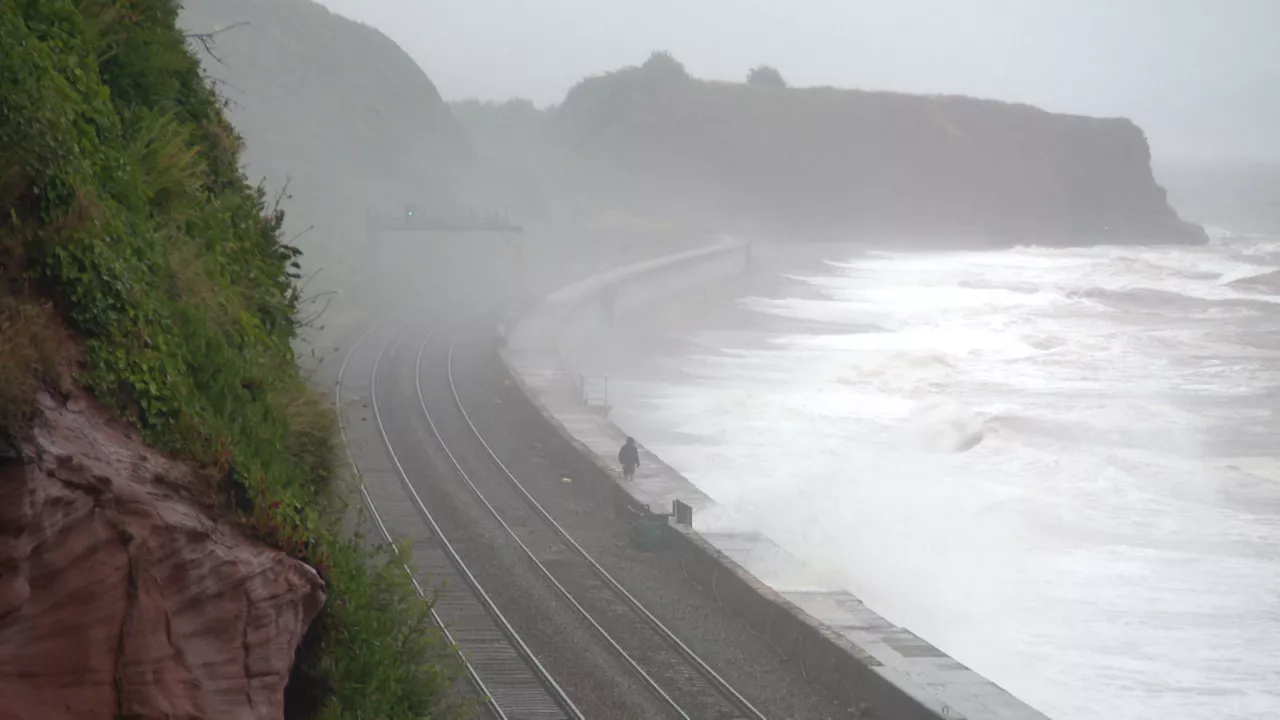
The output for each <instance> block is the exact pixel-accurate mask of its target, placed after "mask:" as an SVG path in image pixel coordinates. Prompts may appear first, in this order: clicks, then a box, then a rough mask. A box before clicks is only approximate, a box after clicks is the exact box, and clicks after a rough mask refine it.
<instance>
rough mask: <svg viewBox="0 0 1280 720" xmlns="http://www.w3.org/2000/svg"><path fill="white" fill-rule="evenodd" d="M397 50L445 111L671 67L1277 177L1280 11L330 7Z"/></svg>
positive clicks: (962, 5)
mask: <svg viewBox="0 0 1280 720" xmlns="http://www.w3.org/2000/svg"><path fill="white" fill-rule="evenodd" d="M323 4H324V5H326V6H328V7H330V8H331V9H333V10H334V11H337V12H340V13H342V14H344V15H347V16H348V17H351V18H354V19H357V20H360V21H362V22H365V23H368V24H370V25H372V26H374V27H376V28H378V29H380V30H382V31H383V32H385V33H387V34H388V35H389V36H391V37H392V38H393V39H394V40H395V41H396V42H397V43H399V44H400V45H401V46H402V47H404V48H405V49H406V50H407V51H408V52H409V54H410V55H412V56H413V58H414V59H415V60H416V61H417V62H418V63H419V64H420V65H422V66H423V67H424V68H425V69H426V70H427V72H428V73H430V74H431V76H432V78H433V79H434V80H435V81H436V83H437V85H438V86H439V88H440V89H441V92H442V93H443V94H444V96H445V97H446V99H450V100H453V99H460V98H467V97H479V98H483V99H489V100H505V99H508V98H512V97H526V98H530V99H532V100H533V101H534V102H536V103H538V104H540V105H548V104H554V103H558V102H559V101H560V100H561V99H563V97H564V93H565V91H566V90H567V89H568V88H569V87H570V86H572V85H573V84H574V83H576V82H577V81H578V80H580V79H581V78H582V77H583V76H585V75H590V74H594V73H601V72H605V71H608V70H612V69H615V68H617V67H620V66H623V65H627V64H632V63H636V62H639V61H640V60H642V59H643V58H644V57H645V56H647V55H648V53H649V52H650V51H651V50H655V49H666V50H669V51H671V52H672V53H673V54H674V55H675V56H676V57H678V58H679V59H680V60H682V61H683V62H684V63H685V64H686V65H687V66H688V68H689V70H690V71H691V72H692V73H693V74H694V75H696V76H699V77H709V78H718V79H726V80H729V79H732V80H740V79H741V78H742V76H743V75H744V73H745V72H746V71H747V69H748V68H750V67H753V66H755V65H757V64H759V63H768V64H771V65H774V66H776V67H778V68H779V69H780V70H781V71H782V72H783V74H784V75H785V76H786V77H787V78H788V79H789V80H790V81H791V83H792V84H793V85H833V86H838V87H855V88H871V89H886V90H901V91H907V92H920V93H959V94H970V95H976V96H980V97H991V98H999V99H1003V100H1010V101H1021V102H1027V103H1031V104H1034V105H1038V106H1041V107H1044V108H1046V109H1049V110H1054V111H1061V112H1071V113H1081V114H1087V115H1102V116H1125V117H1130V118H1132V119H1133V120H1135V121H1136V122H1137V123H1138V124H1139V125H1140V126H1142V127H1143V128H1144V129H1146V130H1147V132H1148V134H1149V137H1150V138H1151V142H1152V146H1153V148H1154V152H1155V154H1156V155H1157V157H1159V158H1160V159H1162V160H1169V161H1172V160H1203V159H1206V158H1216V159H1223V158H1227V159H1233V160H1243V159H1257V158H1270V159H1280V134H1277V132H1276V129H1277V128H1280V95H1277V93H1276V92H1275V89H1276V88H1277V87H1280V47H1278V46H1277V44H1276V42H1275V37H1274V31H1275V28H1276V27H1280V3H1275V2H1271V1H1270V0H1222V1H1220V2H1210V1H1208V0H1119V1H1115V0H1040V1H1037V2H1022V1H1020V0H966V1H965V2H951V1H949V0H898V1H895V2H867V1H865V0H861V1H854V0H794V1H793V2H781V1H778V0H773V1H764V0H750V1H746V2H737V1H735V2H730V1H727V0H720V1H709V0H708V1H701V2H695V3H690V2H682V1H680V0H644V1H641V0H607V1H605V0H548V1H547V2H539V3H528V2H521V1H518V0H475V1H474V2H450V3H446V2H426V3H424V2H412V1H410V0H324V2H323Z"/></svg>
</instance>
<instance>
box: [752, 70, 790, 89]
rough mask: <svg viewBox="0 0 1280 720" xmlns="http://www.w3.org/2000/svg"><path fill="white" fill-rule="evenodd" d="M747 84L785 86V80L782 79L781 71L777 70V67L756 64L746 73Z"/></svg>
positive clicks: (772, 86)
mask: <svg viewBox="0 0 1280 720" xmlns="http://www.w3.org/2000/svg"><path fill="white" fill-rule="evenodd" d="M747 84H748V85H755V86H756V87H769V88H785V87H786V86H787V81H786V80H783V79H782V73H780V72H778V70H777V68H773V67H770V66H768V65H757V66H756V67H753V68H751V72H749V73H747Z"/></svg>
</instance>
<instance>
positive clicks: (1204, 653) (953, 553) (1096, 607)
mask: <svg viewBox="0 0 1280 720" xmlns="http://www.w3.org/2000/svg"><path fill="white" fill-rule="evenodd" d="M1255 250H1256V251H1257V252H1252V254H1251V251H1255ZM1275 250H1280V248H1275V249H1274V250H1265V252H1264V251H1262V250H1258V248H1255V247H1253V246H1252V245H1250V246H1248V247H1247V248H1245V250H1241V244H1240V242H1239V240H1238V239H1225V240H1223V241H1222V242H1221V243H1219V242H1216V241H1215V243H1214V244H1212V245H1211V246H1210V247H1209V248H1195V249H1142V248H1089V249H1078V250H1051V249H1042V248H1019V249H1015V250H1010V251H1003V252H990V253H934V254H925V253H919V254H910V255H893V254H884V253H881V254H874V255H871V256H867V257H862V258H859V259H856V260H852V261H847V262H844V261H842V262H836V263H829V264H828V265H827V269H829V271H830V272H828V273H826V274H809V275H805V276H803V277H805V280H806V282H807V283H808V284H809V285H810V287H811V288H812V289H815V290H817V291H819V292H820V293H822V294H823V295H825V297H826V299H818V300H814V299H806V300H800V299H789V298H755V299H752V300H750V301H748V302H746V303H745V306H746V307H748V308H750V309H754V310H757V311H759V312H764V313H769V314H771V315H775V316H782V317H791V318H796V319H798V320H805V321H821V322H827V323H839V324H843V325H845V326H848V327H850V328H851V329H850V331H849V332H845V333H826V334H816V335H815V334H803V333H800V332H797V333H794V334H787V335H781V336H776V337H773V338H770V340H771V342H770V343H768V344H767V345H766V346H765V347H764V348H763V349H761V347H760V345H759V344H758V343H756V344H753V345H752V346H751V347H742V348H728V349H726V352H721V353H716V354H710V355H705V356H697V357H694V358H686V359H685V360H684V362H685V369H686V370H688V371H689V372H691V373H692V374H693V375H694V376H695V377H699V378H701V379H700V380H698V381H696V382H692V383H690V384H689V385H684V386H682V385H679V384H672V383H670V382H665V383H663V384H649V385H647V386H643V384H642V387H640V388H634V389H633V391H634V392H635V393H636V396H643V397H644V398H645V402H644V405H643V409H642V410H638V411H634V412H633V411H632V410H631V409H629V407H628V405H629V403H631V404H632V407H636V408H638V407H640V406H639V405H635V404H634V400H635V396H633V397H632V399H631V401H629V400H628V398H627V397H625V396H620V397H618V398H617V399H616V405H617V409H616V410H615V413H616V414H617V417H618V419H619V421H620V422H621V423H622V424H624V425H625V426H626V427H628V428H629V429H630V430H632V432H633V433H635V434H643V435H645V436H646V437H647V438H650V439H649V440H646V444H647V445H648V446H649V447H651V448H653V449H654V450H655V451H656V452H658V454H659V455H661V456H662V457H663V458H664V459H665V460H667V461H668V462H670V463H671V464H673V465H674V466H676V467H677V468H680V469H681V470H682V471H683V472H685V473H686V474H687V475H688V476H689V477H690V479H691V480H693V481H694V482H696V483H697V484H699V486H700V487H702V488H703V489H704V490H705V491H707V492H708V493H709V494H710V495H712V496H713V497H715V498H716V499H717V501H718V502H719V503H721V504H722V505H723V508H722V509H721V510H720V511H719V512H720V513H721V515H722V516H719V517H708V518H706V519H705V520H706V521H707V522H710V523H712V524H714V525H717V526H719V525H724V526H726V527H728V526H732V527H743V526H750V527H756V528H758V529H761V530H762V531H764V532H766V533H767V534H769V535H770V536H771V537H773V538H774V539H775V540H777V541H778V542H780V543H781V544H783V545H785V546H787V547H789V548H790V549H791V550H793V551H794V552H797V553H799V554H800V555H802V556H804V557H806V559H808V560H810V561H812V562H813V563H814V564H815V565H816V566H819V567H823V568H827V569H829V571H830V572H831V573H833V574H835V575H837V576H839V577H841V578H842V579H843V580H844V582H845V583H846V584H847V586H848V587H849V588H850V589H851V590H852V591H853V592H855V593H857V594H859V595H860V596H861V597H863V599H864V600H865V601H867V602H868V604H870V605H871V607H873V608H874V609H876V610H877V611H879V612H881V613H882V614H884V615H886V616H887V617H888V618H889V619H891V620H893V621H895V622H899V623H901V624H903V625H905V626H907V627H909V628H911V629H913V630H915V631H916V632H917V633H919V634H921V635H922V636H924V637H925V638H927V639H929V640H930V641H932V642H933V643H935V644H936V645H938V646H939V647H941V648H942V649H943V650H945V651H947V652H949V653H951V654H953V655H955V656H956V657H957V658H958V659H960V660H961V661H962V662H965V663H966V664H969V665H970V666H972V667H973V668H974V669H976V670H978V671H979V672H982V673H983V674H986V675H988V676H989V677H991V678H992V679H993V680H995V681H996V682H997V683H999V684H1001V685H1002V686H1004V687H1006V688H1008V689H1009V690H1011V691H1012V692H1014V693H1015V694H1017V695H1019V696H1020V697H1022V698H1024V699H1026V700H1027V701H1029V702H1031V703H1033V704H1034V705H1036V706H1037V707H1039V708H1041V709H1043V710H1044V711H1045V712H1047V713H1048V714H1049V715H1050V716H1052V717H1054V718H1055V719H1056V720H1077V719H1078V720H1084V719H1085V718H1096V717H1099V714H1098V713H1099V708H1106V712H1105V715H1106V717H1108V718H1115V719H1116V720H1148V719H1151V720H1155V718H1162V719H1163V718H1168V717H1177V718H1185V719H1187V720H1199V719H1201V718H1203V719H1204V720H1209V719H1211V718H1212V719H1213V720H1218V719H1219V718H1235V719H1238V720H1261V719H1262V718H1272V717H1277V716H1280V612H1277V610H1276V607H1277V606H1276V600H1277V598H1280V572H1277V571H1276V566H1275V562H1276V558H1278V557H1280V482H1278V479H1280V470H1277V469H1276V468H1280V460H1278V459H1277V458H1274V457H1269V456H1266V457H1258V456H1257V455H1249V456H1246V457H1240V453H1239V452H1234V453H1233V452H1227V451H1226V450H1220V449H1215V444H1214V443H1215V442H1218V440H1216V439H1215V438H1218V437H1219V436H1221V435H1222V434H1223V432H1224V431H1223V430H1222V425H1223V423H1237V424H1238V425H1239V430H1240V432H1241V433H1243V432H1245V431H1246V430H1256V427H1255V426H1256V425H1257V424H1258V423H1275V422H1276V419H1275V418H1274V416H1273V414H1271V413H1268V412H1267V411H1265V410H1261V411H1258V410H1250V409H1246V408H1244V407H1243V406H1241V405H1239V404H1238V403H1246V402H1252V397H1253V396H1256V395H1257V394H1258V393H1262V392H1268V391H1275V390H1276V389H1277V388H1280V363H1278V362H1277V359H1276V357H1275V353H1274V352H1269V351H1266V350H1260V349H1258V348H1251V347H1248V346H1244V345H1240V344H1237V342H1236V341H1235V340H1233V338H1234V337H1236V336H1237V335H1241V336H1249V335H1250V334H1252V333H1268V332H1276V331H1280V322H1278V321H1277V318H1273V317H1269V316H1267V315H1266V314H1259V313H1257V312H1254V311H1250V312H1232V313H1222V312H1216V313H1215V312H1212V310H1213V309H1214V308H1213V306H1209V307H1206V308H1200V309H1195V308H1197V307H1199V306H1195V305H1194V303H1196V302H1200V301H1205V302H1208V301H1216V300H1223V299H1240V298H1257V297H1259V296H1257V295H1250V294H1249V293H1248V292H1245V291H1237V290H1235V289H1232V288H1226V287H1224V286H1223V283H1224V282H1229V278H1232V277H1235V276H1237V275H1238V274H1240V273H1244V272H1250V273H1251V274H1258V273H1261V272H1267V271H1269V270H1270V269H1273V268H1268V267H1266V266H1264V265H1259V264H1257V263H1254V262H1251V261H1248V260H1247V259H1242V256H1246V257H1253V256H1262V255H1265V253H1266V252H1273V251H1275ZM1099 289H1101V290H1107V291H1114V292H1117V293H1129V292H1132V291H1136V290H1142V289H1148V290H1161V291H1164V292H1168V293H1176V294H1177V295H1178V296H1181V297H1183V298H1189V299H1190V300H1189V302H1190V303H1192V305H1190V306H1188V307H1190V308H1192V309H1190V310H1189V309H1188V308H1186V307H1178V308H1170V307H1166V306H1165V305H1164V303H1162V302H1159V301H1157V302H1154V303H1153V304H1152V306H1151V307H1150V308H1144V309H1143V311H1142V312H1141V313H1134V312H1128V311H1122V310H1118V309H1116V308H1115V307H1113V306H1112V305H1109V304H1108V303H1107V302H1099V301H1097V300H1095V299H1092V298H1090V297H1088V296H1087V294H1086V296H1080V292H1079V291H1096V290H1099ZM1073 292H1074V293H1075V296H1073ZM1118 297H1120V298H1122V299H1123V298H1124V297H1126V296H1118ZM1133 297H1134V298H1135V302H1142V301H1143V298H1142V296H1140V295H1138V296H1133ZM1197 298H1199V299H1200V300H1196V299H1197ZM1240 323H1251V324H1249V325H1240ZM867 327H880V328H882V329H881V330H878V331H871V332H863V331H861V330H860V329H861V328H867ZM853 328H858V330H855V329H853ZM1225 330H1231V332H1225ZM628 392H632V391H628ZM1233 403H1234V404H1233ZM670 430H675V431H680V432H683V433H689V434H691V435H693V436H695V437H697V438H698V440H697V442H687V441H681V440H675V439H669V440H663V439H662V438H663V432H665V431H670ZM1277 430H1280V427H1277ZM1228 434H1229V433H1228ZM1215 452H1216V453H1219V454H1220V456H1218V457H1214V456H1213V455H1214V453H1215Z"/></svg>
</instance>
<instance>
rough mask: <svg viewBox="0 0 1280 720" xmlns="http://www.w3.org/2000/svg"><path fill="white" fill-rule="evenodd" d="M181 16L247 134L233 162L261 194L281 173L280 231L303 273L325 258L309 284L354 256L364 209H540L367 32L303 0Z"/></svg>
mask: <svg viewBox="0 0 1280 720" xmlns="http://www.w3.org/2000/svg"><path fill="white" fill-rule="evenodd" d="M180 23H181V26H182V27H183V28H184V29H186V30H187V31H188V32H193V33H212V32H216V34H215V35H214V36H213V37H212V43H211V48H212V53H205V52H203V51H202V52H200V53H198V55H199V57H200V58H201V60H202V63H203V65H204V70H205V72H206V74H207V75H208V77H209V78H210V79H211V80H212V81H213V83H214V87H215V88H216V89H217V91H218V93H219V94H220V95H221V96H222V97H223V98H225V100H226V101H227V107H226V112H227V115H228V117H229V119H230V120H231V122H232V124H233V125H234V126H235V128H236V130H237V132H238V133H239V134H240V135H241V136H242V137H243V138H244V139H245V141H246V150H245V153H244V155H243V158H242V159H243V161H244V163H245V171H246V173H247V174H248V175H249V177H250V178H253V179H257V178H263V177H265V178H266V180H267V184H268V186H269V187H270V188H272V189H273V190H274V189H277V188H281V187H283V186H284V184H285V182H286V180H287V181H288V184H289V185H288V187H289V192H290V194H291V195H292V198H291V199H290V200H289V201H288V202H287V203H286V204H285V208H286V209H287V210H288V215H289V217H288V221H287V224H286V228H285V233H286V235H287V236H289V237H293V236H295V235H297V234H298V233H302V232H303V231H306V232H305V234H303V235H301V236H300V237H299V238H298V240H297V243H298V246H299V247H301V248H302V249H303V250H304V251H305V252H306V255H307V259H306V261H305V263H306V265H307V266H308V270H311V269H314V268H316V267H319V266H324V267H325V273H324V275H322V276H321V277H320V281H321V282H324V281H326V280H328V279H329V276H330V275H333V274H335V273H338V274H341V273H344V272H346V271H347V269H348V268H350V267H352V265H353V261H358V260H360V259H361V258H362V257H363V255H364V253H365V251H366V248H365V210H366V208H373V209H375V210H378V211H381V212H388V213H399V212H401V211H402V210H403V208H404V206H405V205H406V204H409V203H413V204H416V205H417V207H418V209H419V211H420V212H422V213H424V214H425V213H435V212H439V213H450V212H465V211H466V210H470V209H476V210H481V209H506V210H507V211H508V212H509V213H510V214H512V215H513V216H515V217H519V218H527V217H530V216H537V215H539V214H540V213H541V212H542V202H543V201H542V198H541V196H540V192H539V190H538V188H537V186H536V184H535V183H534V182H533V181H532V180H531V179H529V178H527V177H523V176H521V175H520V174H519V173H517V172H514V171H512V170H511V169H510V168H509V167H507V166H505V165H504V164H502V163H500V162H498V161H496V160H493V159H490V158H489V157H486V156H485V155H484V154H482V153H478V152H477V151H476V150H475V148H474V147H473V145H472V144H471V142H470V140H469V139H468V138H467V136H466V133H465V132H464V131H463V130H462V128H461V127H460V126H459V124H458V123H457V122H456V121H455V119H454V118H453V116H452V114H451V113H450V111H449V108H448V107H447V106H446V105H445V103H444V101H443V100H442V99H441V97H440V93H439V92H438V91H437V89H436V87H435V85H434V84H433V83H432V82H431V79H430V78H429V77H428V76H427V75H426V73H424V72H423V70H422V69H421V68H420V67H418V65H416V64H415V63H414V61H413V60H412V59H411V58H410V57H409V56H408V54H406V53H405V52H404V51H403V50H402V49H401V48H400V47H399V46H398V45H396V44H395V43H394V42H393V41H392V40H391V39H390V38H388V37H386V36H385V35H383V34H382V33H380V32H378V31H377V30H375V29H373V28H371V27H368V26H366V25H363V24H360V23H357V22H355V21H352V20H348V19H346V18H344V17H342V16H339V15H335V14H333V13H331V12H330V11H329V10H327V9H326V8H324V7H322V6H321V5H318V4H316V3H314V2H311V0H186V1H185V2H184V3H183V8H182V14H181V16H180ZM219 30H221V32H218V31H219ZM308 228H312V229H310V230H308ZM355 265H357V266H358V262H355Z"/></svg>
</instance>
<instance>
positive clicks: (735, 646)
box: [455, 318, 854, 720]
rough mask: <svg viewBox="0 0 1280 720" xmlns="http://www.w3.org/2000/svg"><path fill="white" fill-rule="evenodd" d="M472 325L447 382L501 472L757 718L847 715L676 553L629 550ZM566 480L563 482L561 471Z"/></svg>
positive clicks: (488, 337) (569, 452)
mask: <svg viewBox="0 0 1280 720" xmlns="http://www.w3.org/2000/svg"><path fill="white" fill-rule="evenodd" d="M495 322H496V320H495V319H493V318H490V319H489V320H488V321H486V322H480V323H477V324H476V325H475V326H474V328H473V329H472V331H471V332H469V333H467V334H466V336H465V337H464V338H463V339H462V340H460V341H459V344H458V346H457V349H456V350H455V353H456V355H455V381H456V382H457V385H458V392H459V395H460V396H461V397H462V399H463V403H464V405H465V406H466V408H467V412H468V413H469V414H470V415H471V416H472V419H473V421H474V422H475V423H476V426H477V428H478V429H479V430H480V432H481V433H482V434H483V435H484V437H485V439H486V440H487V441H488V442H489V444H490V445H491V446H492V447H493V450H494V452H495V453H497V455H498V456H499V458H500V459H501V460H502V461H503V463H504V464H506V465H507V467H508V468H509V469H510V470H511V472H512V473H513V474H514V475H515V476H516V477H517V478H519V479H520V481H521V482H522V483H523V484H524V485H525V487H526V488H527V489H528V490H529V492H530V493H531V494H533V495H534V497H535V498H536V499H537V500H538V502H539V503H540V504H542V505H543V507H545V508H546V509H547V511H548V512H549V513H550V514H551V515H552V516H553V517H554V518H555V519H556V521H557V522H558V523H560V524H561V526H563V527H564V528H565V530H566V531H568V532H569V534H570V535H571V536H572V537H573V538H574V539H575V540H576V541H577V542H578V543H579V544H580V545H581V546H582V547H583V548H584V549H585V550H586V551H587V552H588V553H590V554H591V555H592V556H593V557H594V558H595V560H596V561H597V562H599V563H600V564H601V565H602V566H603V567H604V568H605V569H606V571H608V572H609V573H610V574H611V575H612V576H613V577H614V578H615V579H616V580H618V582H620V583H621V584H622V585H623V586H624V587H625V588H626V589H627V591H628V592H630V593H631V594H632V595H634V596H635V597H636V598H637V599H638V600H640V602H641V603H643V604H644V605H645V607H646V608H647V609H648V610H649V611H650V612H651V613H653V614H654V615H655V616H656V617H658V619H659V620H660V621H661V622H662V623H663V624H664V625H666V626H667V627H668V628H670V629H671V630H672V631H673V632H675V633H676V635H677V636H678V637H679V638H680V639H681V640H682V641H683V642H684V643H685V644H687V645H688V646H689V647H690V648H692V649H693V650H694V652H696V653H698V655H700V656H701V657H702V658H703V660H705V661H706V662H707V663H708V664H709V665H711V666H712V667H713V668H714V669H715V670H716V672H717V673H719V674H720V675H721V676H722V677H724V678H725V680H727V681H728V682H729V683H730V684H731V685H732V686H734V687H735V688H736V689H737V690H738V692H740V693H742V694H743V695H744V696H745V697H746V698H747V699H748V700H750V701H751V702H752V704H754V705H755V706H756V707H757V708H758V709H759V710H760V711H761V712H763V713H764V714H765V715H766V716H768V717H770V718H773V719H775V720H783V719H796V720H799V719H802V718H803V719H812V720H834V719H835V718H853V717H854V715H853V713H852V712H850V711H849V710H848V709H846V708H843V707H842V706H841V705H840V704H839V703H837V702H836V701H835V700H834V699H833V698H831V697H830V695H829V694H828V693H827V692H826V691H825V690H824V689H823V688H821V687H819V686H817V685H815V684H813V683H810V682H809V681H808V680H807V679H806V678H805V677H804V676H803V674H802V673H801V671H800V670H799V669H798V667H797V666H796V665H794V664H793V663H791V662H790V661H788V660H787V659H786V658H785V657H783V656H782V655H781V653H779V652H778V651H777V650H776V649H775V648H774V647H773V645H772V644H771V643H769V642H768V641H767V640H766V639H765V638H763V637H761V636H760V635H757V634H756V633H754V632H753V631H751V630H750V629H749V628H748V627H747V625H746V624H745V623H744V622H742V621H741V620H740V619H739V618H737V617H736V616H734V615H733V614H732V613H730V612H729V611H728V610H726V609H725V608H723V607H722V606H721V605H719V604H718V603H717V602H716V601H715V600H714V599H712V598H711V597H710V596H709V595H708V594H706V593H704V592H703V591H702V589H701V588H699V587H698V586H697V584H696V583H694V582H693V581H692V580H691V579H690V578H688V577H686V576H685V574H684V572H683V569H682V567H681V564H680V561H679V558H678V557H676V556H675V555H674V554H669V553H661V552H659V553H644V552H640V551H638V550H635V549H634V548H633V547H632V546H631V544H630V542H629V540H628V532H627V527H626V525H625V524H623V523H622V522H621V521H619V520H617V519H615V518H614V517H613V500H612V495H611V494H610V493H609V492H608V491H606V490H605V489H604V486H603V485H602V483H606V482H612V480H611V479H610V478H608V477H604V476H603V475H602V473H601V472H600V470H599V468H597V467H596V466H595V465H594V464H593V463H592V462H591V461H590V460H588V459H587V458H584V457H583V456H582V455H581V454H580V453H579V452H578V451H577V450H576V449H575V448H574V447H573V446H571V445H569V444H568V443H566V442H565V441H564V439H563V438H561V437H560V436H559V434H557V433H556V432H555V430H554V429H553V428H552V427H551V425H550V424H549V423H548V422H547V421H546V419H545V418H543V417H542V415H541V413H540V412H539V411H538V410H537V409H536V408H535V407H534V406H533V405H532V403H530V402H529V401H528V399H527V398H525V397H524V395H523V394H522V393H521V392H520V391H519V389H518V388H517V387H516V386H515V385H514V383H513V382H511V379H510V376H509V375H508V373H507V372H506V368H505V367H504V366H503V364H502V362H501V360H500V358H499V357H498V354H497V350H498V342H499V339H498V338H497V336H496V334H495V333H494V331H493V327H494V323H495ZM564 478H569V479H570V482H565V481H564V480H563V479H564Z"/></svg>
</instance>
